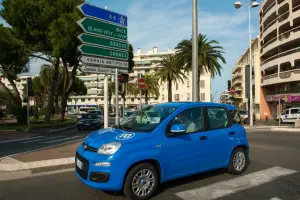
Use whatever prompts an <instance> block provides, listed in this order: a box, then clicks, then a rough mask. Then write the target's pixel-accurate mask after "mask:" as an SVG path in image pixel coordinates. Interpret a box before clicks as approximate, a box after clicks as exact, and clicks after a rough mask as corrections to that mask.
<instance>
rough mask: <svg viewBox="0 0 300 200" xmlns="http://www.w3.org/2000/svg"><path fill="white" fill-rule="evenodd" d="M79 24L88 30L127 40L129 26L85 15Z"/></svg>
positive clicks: (87, 31) (88, 31)
mask: <svg viewBox="0 0 300 200" xmlns="http://www.w3.org/2000/svg"><path fill="white" fill-rule="evenodd" d="M77 23H78V25H79V26H80V27H81V28H82V29H83V30H84V31H85V32H86V33H92V34H97V35H100V36H105V37H109V38H113V39H119V40H127V28H125V27H121V26H117V25H113V24H109V23H107V22H102V21H98V20H96V19H91V18H88V17H85V18H83V19H81V20H79V21H78V22H77Z"/></svg>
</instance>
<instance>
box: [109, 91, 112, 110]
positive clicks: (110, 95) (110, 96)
mask: <svg viewBox="0 0 300 200" xmlns="http://www.w3.org/2000/svg"><path fill="white" fill-rule="evenodd" d="M111 98H112V94H111V91H108V112H111V111H112V108H111Z"/></svg>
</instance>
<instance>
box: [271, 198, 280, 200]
mask: <svg viewBox="0 0 300 200" xmlns="http://www.w3.org/2000/svg"><path fill="white" fill-rule="evenodd" d="M270 200H282V199H279V198H277V197H273V198H271V199H270Z"/></svg>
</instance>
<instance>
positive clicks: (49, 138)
mask: <svg viewBox="0 0 300 200" xmlns="http://www.w3.org/2000/svg"><path fill="white" fill-rule="evenodd" d="M61 137H64V136H56V137H48V138H42V139H37V140H30V141H26V142H21V143H23V144H27V143H31V142H39V141H43V140H51V139H56V138H61Z"/></svg>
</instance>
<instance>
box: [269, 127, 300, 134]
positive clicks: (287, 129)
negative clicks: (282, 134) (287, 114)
mask: <svg viewBox="0 0 300 200" xmlns="http://www.w3.org/2000/svg"><path fill="white" fill-rule="evenodd" d="M271 130H272V131H287V132H299V133H300V128H284V127H280V128H279V127H276V128H271Z"/></svg>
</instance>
